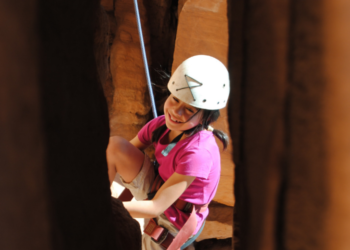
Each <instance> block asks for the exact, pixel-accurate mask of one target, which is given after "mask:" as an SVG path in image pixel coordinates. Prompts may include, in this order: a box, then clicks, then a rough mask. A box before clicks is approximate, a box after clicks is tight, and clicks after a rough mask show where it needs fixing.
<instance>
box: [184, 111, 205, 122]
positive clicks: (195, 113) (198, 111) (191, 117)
mask: <svg viewBox="0 0 350 250" xmlns="http://www.w3.org/2000/svg"><path fill="white" fill-rule="evenodd" d="M199 111H201V109H198V111H197V112H196V113H195V114H194V115H193V116H191V117H190V118H189V119H188V120H187V121H185V122H184V123H186V122H189V121H190V120H191V119H192V118H193V117H195V116H196V115H197V114H198V113H199Z"/></svg>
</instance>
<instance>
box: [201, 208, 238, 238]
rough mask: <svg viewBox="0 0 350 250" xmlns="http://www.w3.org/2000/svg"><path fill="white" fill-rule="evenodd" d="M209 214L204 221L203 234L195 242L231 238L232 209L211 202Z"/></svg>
mask: <svg viewBox="0 0 350 250" xmlns="http://www.w3.org/2000/svg"><path fill="white" fill-rule="evenodd" d="M209 209H210V213H209V215H208V217H207V219H206V222H205V226H204V229H203V232H202V233H201V234H200V235H199V237H198V238H197V240H196V241H201V240H203V239H210V238H214V237H215V238H217V239H226V238H231V237H232V234H233V227H232V222H233V208H232V207H230V206H225V205H222V204H220V203H217V202H211V203H210V205H209Z"/></svg>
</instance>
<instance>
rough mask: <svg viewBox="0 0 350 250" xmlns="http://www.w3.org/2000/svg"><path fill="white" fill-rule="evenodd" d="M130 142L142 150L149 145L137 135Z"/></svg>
mask: <svg viewBox="0 0 350 250" xmlns="http://www.w3.org/2000/svg"><path fill="white" fill-rule="evenodd" d="M130 143H131V144H132V145H134V146H135V147H137V148H138V149H140V150H145V149H146V148H147V147H148V146H147V145H145V144H143V143H142V142H141V141H140V139H139V137H138V136H137V135H136V136H135V137H134V138H133V139H131V141H130Z"/></svg>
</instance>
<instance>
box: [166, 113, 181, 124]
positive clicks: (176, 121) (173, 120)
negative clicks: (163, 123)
mask: <svg viewBox="0 0 350 250" xmlns="http://www.w3.org/2000/svg"><path fill="white" fill-rule="evenodd" d="M169 118H170V120H171V121H172V122H175V123H182V122H180V121H178V120H175V119H173V118H172V117H171V115H170V114H169Z"/></svg>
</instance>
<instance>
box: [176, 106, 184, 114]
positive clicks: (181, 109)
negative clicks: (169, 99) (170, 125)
mask: <svg viewBox="0 0 350 250" xmlns="http://www.w3.org/2000/svg"><path fill="white" fill-rule="evenodd" d="M174 111H175V114H176V115H178V116H181V115H183V107H182V105H177V106H176V107H175V108H174Z"/></svg>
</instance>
